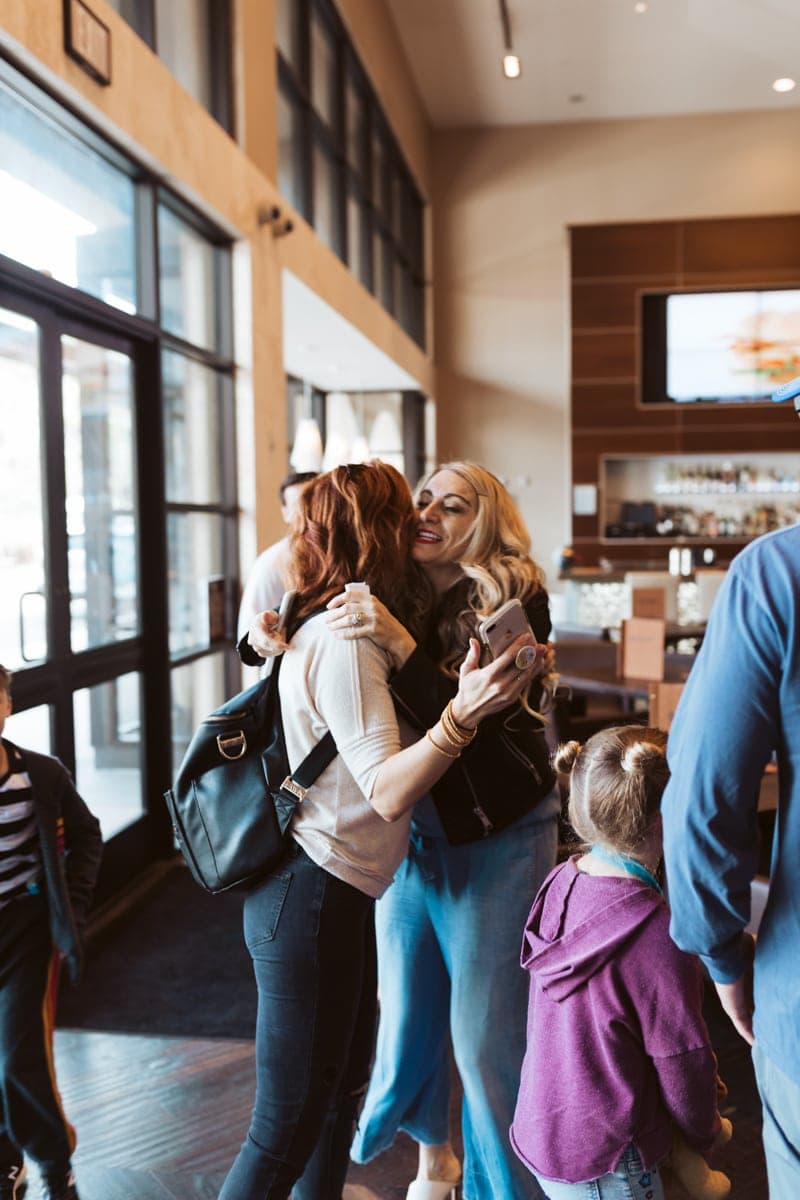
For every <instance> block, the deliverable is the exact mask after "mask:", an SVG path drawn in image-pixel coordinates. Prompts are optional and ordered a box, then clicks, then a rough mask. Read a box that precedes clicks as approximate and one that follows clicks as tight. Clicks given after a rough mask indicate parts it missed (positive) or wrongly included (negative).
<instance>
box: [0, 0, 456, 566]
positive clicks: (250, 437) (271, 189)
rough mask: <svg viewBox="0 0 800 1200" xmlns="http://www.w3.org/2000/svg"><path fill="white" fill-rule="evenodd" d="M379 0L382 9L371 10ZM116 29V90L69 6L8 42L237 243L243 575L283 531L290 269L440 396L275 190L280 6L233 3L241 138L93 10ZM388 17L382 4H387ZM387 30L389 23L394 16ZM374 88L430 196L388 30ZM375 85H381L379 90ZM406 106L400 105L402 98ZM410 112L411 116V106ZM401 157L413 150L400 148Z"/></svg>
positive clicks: (39, 17)
mask: <svg viewBox="0 0 800 1200" xmlns="http://www.w3.org/2000/svg"><path fill="white" fill-rule="evenodd" d="M374 3H376V4H377V3H379V0H374ZM372 4H373V0H369V3H368V4H363V3H362V4H361V5H358V4H355V3H350V4H348V5H346V6H345V7H348V8H350V9H352V12H351V13H350V14H349V18H350V22H352V25H353V29H354V31H355V32H356V33H358V31H359V29H361V30H362V32H361V34H359V36H360V37H361V38H362V40H364V42H365V45H366V46H367V47H368V48H369V49H370V51H373V50H374V51H375V52H376V53H377V43H376V42H375V40H374V37H373V36H372V32H371V30H372V23H371V22H370V14H371V11H372ZM90 7H91V9H92V11H94V12H95V13H96V14H97V16H98V17H100V19H101V20H103V21H104V22H105V23H106V24H107V25H108V26H109V28H110V30H111V42H112V83H111V85H110V86H109V87H102V86H100V85H99V84H97V83H95V82H94V81H93V80H92V79H91V78H90V77H89V76H88V75H87V74H86V73H85V72H84V71H83V70H82V69H81V68H80V67H79V66H78V64H77V63H75V62H74V61H73V60H72V59H71V58H70V57H69V56H68V55H67V54H66V53H65V52H64V49H63V5H62V0H2V4H0V46H2V48H3V49H4V51H5V53H6V54H7V55H8V57H9V58H11V60H12V61H14V62H16V63H17V64H18V65H19V66H20V67H21V68H22V69H23V70H25V72H26V73H27V74H28V75H30V77H31V78H33V79H34V80H38V81H40V82H43V83H45V84H47V85H48V86H49V87H50V88H51V89H52V90H53V91H54V92H55V93H56V94H57V95H60V96H61V97H63V99H64V100H65V102H67V103H69V104H70V105H71V106H72V107H73V108H75V109H76V110H77V111H78V112H79V113H81V114H82V115H84V116H86V117H88V118H89V119H90V120H92V122H93V123H94V124H96V125H97V126H98V127H99V128H100V129H101V131H102V132H104V133H106V134H107V135H108V136H109V137H111V138H112V139H113V140H115V141H116V142H118V143H119V144H121V145H122V146H123V147H124V148H125V149H126V150H127V151H128V152H129V153H131V154H132V155H134V156H135V157H137V158H138V159H139V160H140V161H143V162H145V163H146V164H147V165H149V166H150V167H151V168H152V169H154V170H155V171H157V172H158V173H159V174H160V175H161V176H162V177H164V178H165V179H166V180H167V181H168V182H169V184H170V186H172V187H173V188H174V189H175V190H176V191H178V192H179V193H180V194H182V195H184V196H185V197H186V198H187V199H189V200H190V201H192V202H193V203H194V204H195V205H197V206H198V207H199V208H200V209H201V210H202V211H204V212H205V213H206V214H207V215H208V216H209V217H211V218H212V219H213V220H214V221H216V222H217V223H219V224H221V225H222V226H223V227H224V228H226V229H227V230H228V231H229V232H230V233H231V234H232V235H234V236H236V237H238V238H239V239H240V242H239V246H238V247H237V254H236V257H235V271H234V275H235V289H236V300H235V303H236V310H237V311H236V314H235V315H236V329H237V338H236V355H237V365H238V368H239V376H240V385H241V386H240V389H239V390H240V393H241V398H242V404H241V408H240V418H243V420H242V421H241V422H240V426H239V428H240V441H241V445H240V485H241V487H240V494H241V500H242V506H243V516H244V518H245V519H244V521H243V530H244V540H243V545H242V562H243V566H244V568H245V569H246V567H247V564H248V561H249V560H251V559H252V557H253V556H254V555H255V551H256V548H257V547H259V546H264V545H266V544H268V542H270V541H272V540H273V539H274V538H275V537H276V536H279V535H280V534H282V533H283V527H282V524H281V521H280V515H279V511H278V501H277V496H276V494H275V485H276V483H277V482H278V481H279V480H280V479H281V478H282V476H283V475H284V473H285V462H286V405H285V389H284V372H283V351H282V326H281V286H280V279H281V270H282V268H283V267H288V268H289V269H290V270H291V271H293V272H294V273H295V274H296V275H297V276H298V277H299V278H300V279H301V280H302V281H303V282H304V283H306V284H307V285H308V286H309V287H310V288H312V289H313V290H314V291H315V292H317V293H318V294H319V295H320V296H321V297H322V298H323V299H324V300H325V301H327V303H329V304H331V305H332V306H333V307H334V308H335V309H337V310H338V311H339V312H340V313H341V314H342V315H343V316H344V317H345V318H346V319H347V320H348V321H350V322H351V323H352V324H353V325H354V326H356V328H357V329H359V330H360V331H361V332H362V333H363V334H365V335H366V336H367V337H368V338H369V339H370V340H371V341H372V342H374V343H375V345H377V346H378V347H379V348H380V349H381V350H383V351H384V352H385V353H386V354H388V355H389V356H390V357H391V358H393V359H394V360H395V361H396V362H397V363H398V364H399V365H400V366H401V367H402V368H403V369H404V370H406V371H408V373H409V374H410V375H412V376H413V377H414V378H415V379H417V380H419V382H420V385H421V386H422V388H423V389H424V390H426V391H432V387H433V367H432V362H431V359H430V357H429V356H427V355H425V354H424V353H423V352H422V351H421V350H420V349H419V347H418V346H417V345H416V344H415V343H414V342H413V341H412V340H411V338H409V337H408V336H407V335H406V334H405V333H404V332H403V331H402V330H401V329H400V327H399V326H398V325H397V324H396V322H395V321H394V320H392V318H391V317H389V316H388V314H387V313H386V312H385V311H384V309H383V308H382V307H381V306H380V304H378V302H377V301H376V300H375V299H374V298H373V297H372V296H371V295H370V294H369V293H368V292H367V291H366V289H365V288H363V287H362V286H361V284H360V283H358V282H357V281H356V279H355V278H354V277H353V276H352V275H351V274H350V272H349V271H348V270H347V268H346V267H345V266H344V265H343V264H342V263H341V262H340V261H339V259H338V258H337V257H336V256H335V255H334V254H332V253H331V252H330V251H329V250H328V249H327V248H326V247H325V246H324V245H323V244H322V243H321V242H320V241H319V239H318V238H317V237H316V235H315V234H314V232H313V230H312V229H311V228H310V227H309V226H308V225H307V224H306V223H305V221H303V220H302V218H300V217H299V216H298V215H297V214H295V213H291V210H290V209H289V208H288V206H287V204H286V202H285V201H284V200H283V198H282V197H281V196H280V194H279V192H278V190H277V187H276V184H275V175H276V171H277V144H276V141H277V133H276V90H275V68H274V63H275V53H274V41H273V38H274V33H273V11H274V10H273V0H233V12H234V63H235V71H236V82H235V100H236V106H237V136H238V140H239V142H240V143H241V144H240V145H237V142H236V141H234V140H233V139H232V138H230V137H229V136H228V135H227V134H226V133H225V132H224V131H223V130H222V129H221V128H220V126H219V125H218V124H217V123H216V122H215V121H214V120H213V119H212V118H211V117H210V116H209V115H208V113H207V112H205V110H204V109H203V108H202V107H201V106H200V105H199V104H197V103H196V102H195V101H194V100H193V99H192V97H191V96H190V95H189V94H188V93H187V92H185V91H184V90H183V88H182V87H181V86H180V85H179V84H178V83H177V82H176V80H175V79H174V78H173V77H172V76H171V75H170V73H169V72H168V71H167V70H166V69H165V68H164V66H163V65H162V64H161V62H160V61H159V59H158V58H157V57H156V55H154V54H153V53H152V52H151V51H150V50H149V49H148V48H147V47H146V46H145V45H144V43H143V42H141V41H140V39H139V38H138V37H137V36H136V35H135V34H134V33H133V31H132V30H131V29H130V28H129V26H128V25H127V24H126V23H125V22H124V21H123V20H121V18H120V17H119V16H118V15H117V13H116V12H115V11H114V9H112V8H111V7H110V5H108V4H107V3H105V0H92V2H91V5H90ZM381 7H382V6H381ZM387 20H388V18H387ZM380 30H381V38H382V39H384V40H383V42H382V45H381V49H380V61H379V62H378V64H377V70H376V78H377V81H378V83H380V87H381V88H382V89H385V90H386V91H387V94H389V95H391V97H392V101H391V102H392V105H393V107H394V108H395V109H396V111H397V112H398V113H400V112H401V111H402V110H403V108H404V105H405V104H406V99H407V107H408V112H409V114H411V113H412V112H414V111H416V113H417V115H416V117H414V118H413V119H411V118H410V117H409V118H408V119H404V120H399V123H398V125H396V126H395V134H396V136H397V137H398V138H399V139H400V140H401V143H402V142H403V139H404V138H405V137H408V138H409V139H410V141H411V145H410V147H409V150H408V153H409V154H410V156H411V157H412V159H413V163H414V169H415V172H419V175H418V178H419V182H420V186H422V187H426V186H427V183H428V180H427V178H426V172H427V170H428V168H427V165H426V162H425V130H424V126H423V125H422V124H421V117H420V110H419V101H418V100H417V99H416V96H415V95H414V96H412V95H411V93H410V92H408V95H407V96H406V93H407V90H408V89H409V87H410V86H411V85H410V82H409V80H408V78H404V74H403V72H402V71H399V72H398V71H397V70H396V69H395V70H390V69H389V67H388V66H387V64H390V63H391V62H392V61H393V60H394V59H395V58H397V57H398V56H399V54H400V50H399V43H396V42H395V43H393V42H392V41H391V40H389V41H388V42H387V41H386V40H385V39H391V38H392V37H393V36H394V34H393V29H392V27H391V25H382V26H380ZM376 86H377V83H376ZM404 96H406V99H404ZM415 106H416V109H415ZM403 148H404V151H405V146H404V147H403ZM273 204H278V205H280V206H281V207H282V208H284V209H285V210H286V211H287V212H288V213H290V215H291V216H292V218H293V221H294V226H295V228H294V232H293V233H292V234H290V235H289V236H287V237H284V238H281V239H279V240H275V239H273V237H272V234H271V232H270V230H269V227H268V226H264V225H260V224H259V217H258V214H259V212H260V211H264V210H268V209H269V207H270V206H271V205H273Z"/></svg>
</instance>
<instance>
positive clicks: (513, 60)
mask: <svg viewBox="0 0 800 1200" xmlns="http://www.w3.org/2000/svg"><path fill="white" fill-rule="evenodd" d="M499 4H500V21H501V23H502V26H503V74H504V75H505V77H506V79H519V77H520V75H521V74H522V63H521V62H520V61H519V57H518V55H516V54H515V53H514V45H513V43H512V41H511V17H510V16H509V13H508V0H499Z"/></svg>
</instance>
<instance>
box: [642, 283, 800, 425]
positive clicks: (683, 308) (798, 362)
mask: <svg viewBox="0 0 800 1200" xmlns="http://www.w3.org/2000/svg"><path fill="white" fill-rule="evenodd" d="M666 359H667V362H666V367H667V372H666V374H667V379H666V392H667V398H668V399H669V400H673V401H675V402H676V403H679V404H684V403H690V402H692V401H698V400H724V401H729V402H736V401H740V402H752V401H757V400H768V399H769V398H770V396H771V394H772V392H773V391H774V389H775V388H776V387H777V386H778V385H779V384H781V383H785V382H786V381H788V380H789V379H791V378H792V377H793V376H795V375H798V374H800V290H792V289H784V290H776V291H747V292H685V293H678V294H672V295H669V296H667V297H666Z"/></svg>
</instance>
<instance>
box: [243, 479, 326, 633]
mask: <svg viewBox="0 0 800 1200" xmlns="http://www.w3.org/2000/svg"><path fill="white" fill-rule="evenodd" d="M316 477H317V472H316V471H299V472H295V473H294V474H292V475H287V476H286V478H285V479H284V480H282V482H281V485H280V487H279V489H278V495H279V496H280V501H281V516H282V517H283V520H284V522H285V523H286V524H287V525H290V524H291V521H292V516H293V515H294V512H295V510H296V509H297V502H298V500H299V499H300V496H301V495H302V492H303V488H304V487H305V486H306V484H308V483H310V482H311V480H312V479H316ZM288 567H289V537H288V535H287V536H286V537H282V538H281V539H280V541H278V542H273V544H272V545H271V546H267V548H266V550H262V552H261V554H259V556H258V558H257V559H256V561H255V562H254V563H253V566H252V568H251V570H250V574H249V575H248V577H247V583H246V584H245V586H244V591H243V592H242V599H241V603H240V605H239V617H238V621H237V629H238V634H237V638H241V637H242V636H243V635H244V634H245V633H247V631H248V629H249V628H250V626H251V625H252V623H253V620H254V618H255V617H256V615H257V614H258V613H260V612H265V611H266V610H267V609H270V608H277V607H278V605H279V604H280V602H281V597H282V596H283V593H284V592H285V591H286V572H287V570H288Z"/></svg>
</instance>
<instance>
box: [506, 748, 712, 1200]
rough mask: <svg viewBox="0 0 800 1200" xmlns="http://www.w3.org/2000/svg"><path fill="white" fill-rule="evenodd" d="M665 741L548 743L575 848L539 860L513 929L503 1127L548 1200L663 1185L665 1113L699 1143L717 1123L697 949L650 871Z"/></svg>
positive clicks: (606, 1196)
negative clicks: (518, 1002)
mask: <svg viewBox="0 0 800 1200" xmlns="http://www.w3.org/2000/svg"><path fill="white" fill-rule="evenodd" d="M666 742H667V738H666V734H664V733H662V732H661V731H660V730H657V729H643V728H642V727H641V726H640V725H629V726H620V727H617V728H614V729H604V730H602V731H601V732H600V733H596V734H595V735H594V736H593V737H591V738H589V740H588V741H587V743H586V745H585V746H584V747H581V746H580V745H579V744H578V743H577V742H569V743H568V744H567V745H565V746H562V747H561V748H560V749H559V751H558V753H557V755H556V760H555V766H556V770H557V771H559V773H561V774H568V773H571V781H570V800H569V815H570V820H571V822H572V825H573V828H574V829H575V831H576V833H577V834H578V836H579V837H580V838H581V839H583V841H585V842H586V843H587V850H586V852H585V853H583V854H577V855H575V856H574V857H572V858H570V859H569V860H568V861H567V862H565V863H562V864H561V865H560V866H558V867H556V869H555V870H554V871H552V872H551V874H550V875H549V876H548V878H547V879H546V881H545V883H544V884H543V886H542V888H541V890H540V891H539V894H538V895H537V897H536V900H535V902H534V905H533V908H532V910H531V913H530V916H529V918H528V923H527V926H526V928H525V937H524V942H523V947H522V966H523V967H524V968H525V969H526V970H527V971H529V972H530V976H531V982H530V998H529V1005H528V1032H527V1050H526V1053H525V1059H524V1062H523V1065H522V1077H521V1080H520V1087H519V1095H518V1098H517V1107H516V1112H515V1114H514V1121H513V1124H512V1126H511V1142H512V1145H513V1146H514V1149H515V1150H516V1152H517V1154H518V1155H519V1157H520V1158H521V1159H522V1161H523V1162H524V1163H525V1164H526V1166H527V1167H528V1168H529V1169H530V1170H531V1171H532V1172H533V1174H534V1175H535V1176H536V1178H537V1179H538V1181H539V1184H540V1185H541V1187H542V1189H543V1191H544V1193H545V1195H546V1196H547V1197H548V1198H549V1200H574V1198H575V1197H578V1196H580V1197H587V1196H591V1197H593V1198H594V1200H612V1198H613V1200H663V1196H664V1190H663V1185H662V1181H661V1178H660V1176H659V1169H658V1164H659V1162H660V1161H661V1159H663V1158H664V1156H665V1155H666V1154H667V1152H668V1151H669V1149H670V1146H671V1143H672V1126H673V1125H676V1126H677V1128H678V1130H679V1131H680V1133H681V1134H682V1135H683V1138H684V1140H685V1141H686V1142H687V1143H688V1145H689V1146H692V1147H693V1148H694V1149H696V1150H698V1151H700V1153H701V1154H707V1153H708V1152H709V1150H710V1149H711V1145H712V1142H713V1141H714V1137H715V1135H716V1134H717V1132H718V1131H719V1128H720V1117H719V1114H718V1112H717V1087H716V1081H717V1063H716V1059H715V1057H714V1054H713V1052H712V1049H711V1045H710V1043H709V1037H708V1030H707V1029H706V1026H705V1022H704V1020H703V1016H702V1012H701V997H702V985H701V978H700V972H699V964H698V962H697V960H696V959H695V958H693V957H691V956H690V955H688V954H685V953H684V952H683V951H682V950H679V949H678V947H677V946H676V945H675V944H674V942H673V941H672V940H671V938H670V936H669V910H668V908H667V905H666V903H665V901H664V897H663V894H662V889H661V886H660V884H659V882H658V880H657V879H656V872H657V870H658V865H659V862H660V860H661V817H660V814H659V805H660V801H661V794H662V792H663V790H664V787H665V785H666V782H667V779H668V776H669V770H668V767H667V760H666ZM590 1185H591V1186H590Z"/></svg>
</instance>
